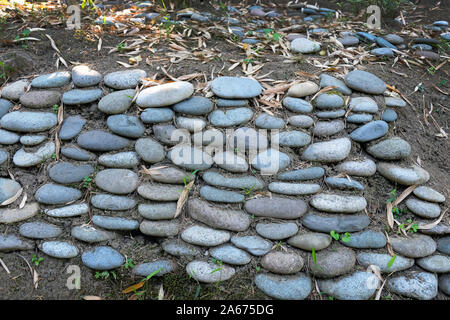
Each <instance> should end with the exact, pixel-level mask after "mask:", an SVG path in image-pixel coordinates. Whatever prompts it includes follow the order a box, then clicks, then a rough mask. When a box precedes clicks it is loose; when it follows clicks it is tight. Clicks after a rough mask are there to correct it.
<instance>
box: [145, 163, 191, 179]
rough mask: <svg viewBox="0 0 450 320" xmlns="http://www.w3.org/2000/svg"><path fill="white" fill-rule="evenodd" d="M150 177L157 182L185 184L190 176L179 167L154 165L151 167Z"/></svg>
mask: <svg viewBox="0 0 450 320" xmlns="http://www.w3.org/2000/svg"><path fill="white" fill-rule="evenodd" d="M149 175H150V177H151V178H152V180H154V181H157V182H163V183H174V184H184V181H186V180H187V177H188V176H189V175H190V174H189V173H188V172H186V171H184V170H181V169H180V168H177V167H170V166H160V165H154V166H152V167H150V170H149Z"/></svg>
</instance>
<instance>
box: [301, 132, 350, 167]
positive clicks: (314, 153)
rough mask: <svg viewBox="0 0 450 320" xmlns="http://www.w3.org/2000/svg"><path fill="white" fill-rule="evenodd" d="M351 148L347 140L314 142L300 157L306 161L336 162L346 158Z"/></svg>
mask: <svg viewBox="0 0 450 320" xmlns="http://www.w3.org/2000/svg"><path fill="white" fill-rule="evenodd" d="M351 147H352V143H351V142H350V139H348V138H340V139H333V140H329V141H325V142H316V143H313V144H311V145H310V146H309V147H308V148H306V150H305V151H304V152H303V154H302V156H301V157H302V159H303V160H306V161H322V162H338V161H341V160H344V159H345V158H347V156H348V155H349V153H350V150H351Z"/></svg>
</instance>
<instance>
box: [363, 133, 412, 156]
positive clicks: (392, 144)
mask: <svg viewBox="0 0 450 320" xmlns="http://www.w3.org/2000/svg"><path fill="white" fill-rule="evenodd" d="M367 152H369V153H370V154H371V155H372V156H374V157H375V158H377V159H382V160H401V159H404V158H407V157H409V155H410V154H411V146H410V144H409V143H408V142H406V141H405V140H403V139H402V138H399V137H393V138H389V139H386V140H383V141H380V142H378V143H377V144H375V145H372V146H370V147H369V148H367Z"/></svg>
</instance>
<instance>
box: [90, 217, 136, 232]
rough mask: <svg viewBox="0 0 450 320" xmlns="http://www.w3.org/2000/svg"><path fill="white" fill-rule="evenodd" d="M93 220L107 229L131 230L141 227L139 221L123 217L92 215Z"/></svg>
mask: <svg viewBox="0 0 450 320" xmlns="http://www.w3.org/2000/svg"><path fill="white" fill-rule="evenodd" d="M92 222H93V223H94V224H95V225H96V226H98V227H100V228H103V229H106V230H121V231H131V230H136V229H138V228H139V221H137V220H130V219H125V218H121V217H108V216H99V215H94V216H92Z"/></svg>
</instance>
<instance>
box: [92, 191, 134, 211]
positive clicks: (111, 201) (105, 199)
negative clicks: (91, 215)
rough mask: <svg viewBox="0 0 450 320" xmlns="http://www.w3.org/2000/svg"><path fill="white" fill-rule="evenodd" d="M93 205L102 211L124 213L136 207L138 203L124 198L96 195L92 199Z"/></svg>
mask: <svg viewBox="0 0 450 320" xmlns="http://www.w3.org/2000/svg"><path fill="white" fill-rule="evenodd" d="M91 204H92V205H93V206H94V207H96V208H98V209H102V210H113V211H124V210H130V209H132V208H134V207H135V206H136V201H135V200H134V199H132V198H128V197H124V196H114V195H111V194H95V195H93V196H92V198H91Z"/></svg>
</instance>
